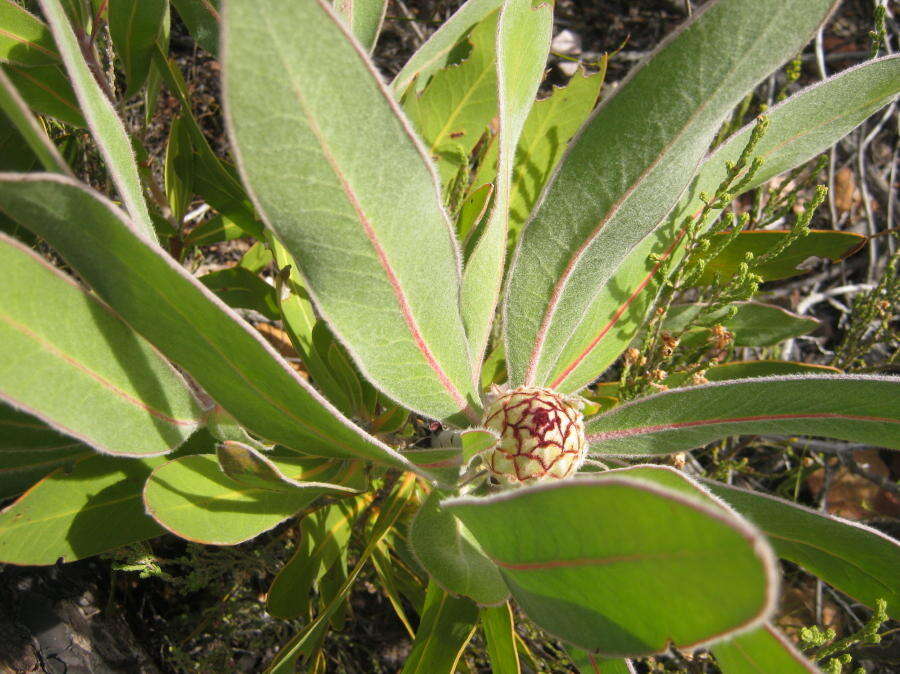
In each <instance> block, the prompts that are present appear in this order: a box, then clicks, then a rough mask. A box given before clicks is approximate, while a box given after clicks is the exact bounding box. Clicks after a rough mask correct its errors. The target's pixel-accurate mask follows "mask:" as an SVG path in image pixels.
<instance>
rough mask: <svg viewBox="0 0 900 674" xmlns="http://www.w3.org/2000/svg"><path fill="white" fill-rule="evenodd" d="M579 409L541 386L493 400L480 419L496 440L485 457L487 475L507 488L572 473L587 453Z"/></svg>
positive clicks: (518, 390)
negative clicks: (507, 486) (503, 483)
mask: <svg viewBox="0 0 900 674" xmlns="http://www.w3.org/2000/svg"><path fill="white" fill-rule="evenodd" d="M579 408H580V406H579V405H578V403H577V402H573V401H572V400H571V399H569V398H566V397H565V396H563V395H561V394H559V393H556V392H555V391H551V390H550V389H545V388H535V387H523V388H517V389H514V390H512V391H509V392H508V393H505V394H503V395H501V396H500V397H498V398H497V399H496V400H494V401H493V402H492V403H491V404H490V405H488V407H487V409H485V411H484V418H483V420H482V425H483V426H485V427H486V428H489V429H491V430H493V431H496V432H497V434H498V435H499V436H500V441H499V442H498V444H497V446H496V447H494V448H493V449H492V450H490V451H489V452H487V454H485V462H486V463H487V465H488V469H489V470H490V472H491V474H492V475H494V476H495V477H496V478H498V479H499V480H500V481H502V482H508V483H511V484H523V483H524V484H528V483H533V482H538V481H541V480H548V479H556V480H561V479H563V478H566V477H569V476H570V475H572V474H574V473H575V471H577V470H578V468H579V467H581V464H582V462H583V461H584V457H585V453H586V451H587V441H586V439H585V436H584V415H582V413H581V410H580V409H579Z"/></svg>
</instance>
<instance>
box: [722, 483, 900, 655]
mask: <svg viewBox="0 0 900 674" xmlns="http://www.w3.org/2000/svg"><path fill="white" fill-rule="evenodd" d="M704 484H705V486H706V487H707V488H708V489H709V490H710V491H712V493H713V494H715V495H716V496H718V497H719V498H721V499H722V500H723V501H725V502H726V503H727V504H728V505H730V506H731V507H732V508H734V509H735V510H737V511H738V512H739V513H740V514H741V515H743V516H744V517H746V518H747V519H749V520H750V521H751V522H753V523H754V524H756V525H757V526H758V527H759V528H760V529H761V530H762V532H763V533H764V534H765V535H766V538H768V539H769V541H770V542H771V544H772V547H773V548H774V549H775V552H776V554H777V555H778V556H779V557H783V558H784V559H789V560H791V561H792V562H794V563H795V564H799V565H800V566H802V567H803V568H804V569H806V570H807V571H809V572H810V573H812V574H814V575H816V576H818V577H819V578H821V579H822V580H824V581H825V582H827V583H828V584H830V585H833V586H834V587H836V588H838V589H839V590H840V591H841V592H845V593H846V594H848V595H850V596H851V597H853V598H854V599H857V600H859V601H861V602H862V603H864V604H865V605H867V606H870V607H874V606H875V600H876V599H878V598H883V599H886V600H887V602H888V611H890V613H891V615H892V616H894V617H898V616H900V577H898V575H897V569H898V568H900V544H898V543H897V541H895V540H894V539H892V538H890V537H888V536H886V535H885V534H883V533H882V532H880V531H878V530H877V529H873V528H871V527H867V526H865V525H863V524H859V523H857V522H851V521H849V520H845V519H841V518H839V517H833V516H831V515H827V514H825V513H822V512H818V511H815V510H811V509H810V508H806V507H804V506H801V505H798V504H796V503H791V502H790V501H785V500H783V499H780V498H777V497H775V496H769V495H768V494H760V493H756V492H752V491H747V490H745V489H739V488H737V487H731V486H728V485H725V484H721V483H719V482H713V481H708V480H705V481H704ZM771 671H774V670H771Z"/></svg>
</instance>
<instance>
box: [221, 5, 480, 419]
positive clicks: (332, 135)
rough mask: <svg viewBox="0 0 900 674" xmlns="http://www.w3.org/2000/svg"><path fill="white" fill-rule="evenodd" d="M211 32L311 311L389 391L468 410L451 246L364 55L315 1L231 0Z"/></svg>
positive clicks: (240, 135)
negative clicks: (220, 44)
mask: <svg viewBox="0 0 900 674" xmlns="http://www.w3.org/2000/svg"><path fill="white" fill-rule="evenodd" d="M301 28H302V31H301V30H300V29H301ZM223 36H224V39H225V41H226V43H227V46H228V48H227V50H226V52H225V62H224V76H225V79H224V86H225V89H226V96H225V100H226V103H227V113H228V114H227V117H228V120H229V123H228V127H229V135H230V137H231V139H232V142H233V144H234V146H235V148H236V155H237V156H238V158H239V161H238V164H239V166H240V168H241V173H242V175H243V176H244V178H245V182H246V183H247V184H248V185H249V186H250V188H251V192H253V193H254V195H255V201H256V203H257V206H258V210H259V212H260V214H261V215H262V216H263V219H264V220H265V221H266V222H267V223H268V224H269V225H270V226H271V227H272V229H274V230H275V232H276V233H277V234H278V236H279V238H280V239H281V241H282V242H283V243H284V245H285V247H286V248H287V249H288V251H290V253H291V254H292V255H293V257H294V260H296V262H297V264H298V266H299V268H300V271H301V272H302V274H303V276H304V278H305V280H306V281H307V282H308V285H307V287H308V288H309V292H310V294H311V295H312V297H313V299H314V300H315V301H316V304H317V307H318V308H319V310H320V312H321V313H322V315H323V317H324V318H325V319H326V320H327V321H328V323H329V325H330V326H331V328H332V329H333V330H334V333H335V335H336V336H337V337H338V338H339V339H340V340H341V341H342V343H344V344H345V345H346V346H347V348H348V351H349V352H350V354H351V356H352V357H353V358H354V360H355V362H356V364H357V365H358V366H359V369H360V370H361V371H362V372H363V374H364V375H365V376H366V378H367V379H368V380H369V381H371V382H372V383H373V384H375V385H376V386H377V387H378V388H380V389H381V390H382V391H384V392H385V393H386V394H387V396H388V397H390V398H391V399H392V400H396V401H397V402H399V403H402V404H403V405H405V406H407V407H409V408H410V409H413V410H416V411H419V412H420V413H422V414H425V415H427V416H431V417H436V418H447V417H452V416H454V415H457V414H458V413H459V412H461V411H463V410H465V411H466V414H467V415H468V416H469V417H470V418H471V419H473V420H474V419H476V418H477V417H478V409H479V399H478V396H477V393H476V391H475V386H474V382H473V373H472V365H471V362H470V358H469V355H468V351H467V344H466V338H465V333H464V330H463V326H462V320H461V318H460V315H459V305H458V292H459V267H458V265H459V252H458V250H456V245H455V241H454V237H453V233H452V231H451V229H450V225H449V223H448V222H447V218H446V214H445V213H444V212H443V210H442V208H441V205H440V200H439V195H438V192H437V185H436V183H435V178H434V174H433V172H432V170H431V167H430V166H429V163H428V159H427V157H426V156H424V154H423V153H424V150H423V148H422V147H421V145H420V144H419V143H418V141H417V139H416V137H415V135H414V134H413V133H412V132H411V130H410V129H409V127H408V126H407V124H406V122H405V120H404V119H403V116H402V113H400V112H399V110H398V109H397V107H396V103H395V102H394V100H393V97H392V96H391V94H390V93H389V92H388V91H387V90H386V89H384V88H383V86H382V85H381V82H380V80H379V78H378V76H377V74H376V73H375V71H374V67H373V66H372V64H371V62H370V61H369V60H368V57H367V56H366V55H365V54H362V53H360V52H359V51H357V46H356V45H355V44H354V43H353V42H352V41H349V40H348V39H347V36H346V34H345V33H344V30H343V28H342V26H341V25H340V22H339V20H338V19H337V18H336V17H335V16H334V15H333V14H332V12H331V10H330V9H329V8H327V7H325V6H323V5H321V4H320V3H319V2H316V0H303V1H302V2H296V3H291V4H290V5H289V6H284V4H283V3H281V2H274V1H273V0H265V1H264V2H259V1H257V2H251V1H250V0H233V1H232V2H230V3H229V4H228V5H227V12H226V16H225V20H224V31H223ZM262 122H265V123H262ZM273 138H276V139H278V142H274V143H273ZM360 139H362V140H363V142H362V143H361V142H360ZM348 260H350V261H352V264H349V265H348ZM351 271H352V273H350V272H351Z"/></svg>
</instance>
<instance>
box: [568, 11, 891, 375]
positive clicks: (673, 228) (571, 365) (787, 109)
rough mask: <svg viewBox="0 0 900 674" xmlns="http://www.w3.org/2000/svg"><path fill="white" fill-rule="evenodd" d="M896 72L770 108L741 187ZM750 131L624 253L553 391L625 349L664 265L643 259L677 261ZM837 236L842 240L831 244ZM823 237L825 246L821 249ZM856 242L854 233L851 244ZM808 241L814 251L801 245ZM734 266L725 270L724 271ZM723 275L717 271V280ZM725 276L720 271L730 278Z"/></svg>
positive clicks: (842, 120)
mask: <svg viewBox="0 0 900 674" xmlns="http://www.w3.org/2000/svg"><path fill="white" fill-rule="evenodd" d="M748 7H749V5H748ZM897 67H898V64H897V57H890V58H887V59H880V60H877V61H871V62H868V63H866V64H863V65H861V66H859V67H858V68H851V69H848V70H845V71H843V72H842V73H839V74H838V75H835V76H834V77H832V78H830V79H828V80H826V81H825V82H823V83H821V84H819V85H816V86H814V87H810V88H808V89H805V90H803V91H801V92H800V93H798V94H797V95H795V96H792V97H790V98H789V99H787V100H786V101H784V102H783V103H781V104H779V105H777V106H775V107H774V108H772V109H771V110H769V111H768V112H767V116H768V118H769V129H768V131H767V132H766V134H765V135H764V136H763V139H762V140H761V141H760V144H759V145H758V146H757V153H758V154H759V155H760V156H761V157H763V158H764V163H763V165H762V168H761V169H760V170H759V171H758V172H757V173H756V174H755V176H754V178H753V180H752V181H751V182H750V183H749V184H748V188H750V187H756V186H758V185H760V184H762V183H763V182H765V181H766V180H768V179H770V178H772V177H774V176H775V175H777V174H778V173H779V172H780V171H785V170H788V169H791V168H794V167H795V166H798V165H800V164H802V163H803V162H805V161H807V160H808V159H810V158H811V157H814V156H815V155H816V154H818V153H819V152H822V151H824V150H826V149H827V148H828V147H829V146H831V145H833V144H834V143H835V142H837V141H838V140H839V139H840V138H841V137H843V136H844V135H846V134H847V133H849V132H850V131H851V130H852V129H853V128H854V127H856V126H857V125H858V124H859V123H860V122H862V121H863V120H864V119H866V118H867V117H868V116H869V115H871V114H872V113H873V112H875V111H876V110H877V109H878V108H880V107H882V106H884V105H886V104H887V103H888V102H890V100H891V98H893V97H894V96H895V95H896V94H897V91H898V89H900V84H898V82H900V79H898V77H897V76H896V72H897ZM749 133H750V128H749V127H748V128H747V129H744V130H743V131H741V132H740V134H738V135H735V136H734V137H733V138H732V139H730V140H729V141H726V142H725V143H724V144H723V145H721V146H720V147H719V148H718V149H717V150H716V152H715V153H714V155H713V156H708V157H707V158H706V160H705V161H704V163H703V165H702V167H701V170H700V173H699V176H698V178H697V180H696V181H695V183H694V185H693V187H692V188H691V193H690V194H691V195H694V197H693V198H692V197H691V196H688V197H685V200H684V201H683V202H682V205H681V206H679V208H678V209H677V210H676V212H675V213H674V214H673V217H672V218H670V219H669V220H668V222H667V223H666V224H665V225H664V226H663V227H660V228H659V229H657V230H656V232H654V234H653V235H652V236H650V237H648V238H647V239H645V240H644V241H643V242H642V243H640V244H639V245H638V246H636V247H635V248H634V249H633V250H632V251H631V252H630V253H629V254H628V256H627V257H626V258H625V260H624V261H623V262H622V265H621V267H620V269H619V271H617V272H616V274H615V276H614V277H613V278H612V279H611V280H610V282H609V283H608V284H607V285H606V287H605V288H604V290H603V292H602V293H601V294H600V295H599V296H598V297H597V301H596V303H595V306H597V307H602V309H603V310H602V311H598V313H597V314H596V315H593V314H592V315H591V316H590V317H589V318H588V319H586V320H585V324H584V325H586V326H591V327H592V332H591V333H590V335H589V336H588V335H586V336H585V338H584V342H585V344H586V345H587V346H586V347H585V348H584V349H583V350H582V351H581V352H579V353H577V354H573V355H572V356H570V357H568V358H561V359H560V362H559V364H558V365H557V367H556V369H555V374H554V376H553V377H552V378H551V385H552V386H553V387H554V388H557V389H559V390H561V391H565V392H571V391H575V390H577V389H579V388H581V387H583V386H585V385H586V384H587V383H589V382H591V381H593V380H594V379H596V378H597V376H598V375H599V374H600V373H602V372H603V371H604V370H605V369H606V368H607V367H608V366H609V365H610V364H612V362H613V361H614V360H615V359H616V358H617V357H618V355H619V354H620V353H621V352H622V351H623V350H624V349H625V348H626V347H627V346H628V344H629V343H630V342H631V340H632V339H633V337H634V334H635V332H636V331H637V329H638V327H639V325H640V324H641V321H642V319H643V317H644V314H645V313H646V311H647V307H648V306H649V304H650V303H651V302H652V300H653V297H654V296H655V294H656V291H657V289H658V288H659V281H660V279H659V277H660V276H661V275H662V274H661V269H662V268H663V263H662V262H660V261H659V260H658V258H657V259H656V260H654V259H650V257H649V256H650V255H651V254H655V255H659V256H661V257H663V258H669V257H672V258H673V262H677V260H678V259H680V257H681V255H682V251H683V248H682V247H679V243H680V242H681V240H682V238H683V236H684V230H683V229H679V226H680V225H681V224H682V221H681V219H680V218H683V216H685V215H688V214H693V213H696V212H697V210H698V209H699V205H698V202H697V201H696V197H697V196H698V195H699V192H700V191H701V190H706V191H707V192H709V193H712V192H713V191H714V189H715V186H716V185H718V181H719V180H720V179H721V175H722V171H724V169H725V165H724V162H725V160H726V159H734V158H735V157H736V156H737V155H739V154H740V152H741V151H742V150H743V148H744V147H745V145H746V140H747V138H748V135H747V134H749ZM710 186H712V187H710ZM755 236H756V235H755V234H754V233H746V234H742V235H740V236H739V237H738V240H739V241H742V244H741V245H742V246H743V245H744V242H749V241H751V240H752V238H753V237H755ZM760 236H768V237H773V238H774V237H776V236H783V235H781V234H778V233H774V232H773V233H766V234H764V235H760ZM841 238H843V239H844V241H843V242H841V243H838V241H840V239H841ZM828 239H830V243H828V244H827V245H826V243H825V242H826V240H828ZM852 239H853V235H852V234H849V233H845V232H828V233H827V234H826V233H821V234H820V233H819V232H813V233H812V234H811V235H810V236H807V237H805V238H803V239H801V240H800V241H798V243H797V244H795V245H796V246H797V248H794V250H795V251H796V252H798V253H799V254H800V255H798V256H797V257H793V259H791V258H790V257H788V254H789V253H791V252H792V251H791V249H790V248H789V249H788V250H787V251H785V253H784V254H782V255H781V256H779V257H778V258H777V259H775V260H772V261H771V267H770V265H769V264H767V265H766V266H765V267H763V268H762V269H761V270H760V271H762V273H763V276H764V278H767V279H768V280H772V279H775V278H785V277H787V276H792V275H795V274H796V273H797V271H798V270H797V265H798V264H799V263H801V262H803V261H804V260H805V259H806V258H807V257H810V256H816V257H822V258H824V257H828V258H831V259H838V258H840V257H843V256H845V255H848V254H850V253H851V252H852V251H853V250H854V249H855V246H854V243H853V241H852ZM862 241H863V239H862V238H861V237H859V236H858V235H857V236H856V242H857V243H856V246H859V245H860V244H861V243H862ZM813 244H815V246H816V247H817V249H816V250H810V249H809V248H808V246H813ZM822 246H825V247H824V248H823V247H822ZM792 248H793V247H792ZM735 252H736V253H738V252H739V253H740V254H741V256H742V257H741V259H743V252H744V251H743V250H741V251H737V250H736V251H735ZM720 259H722V258H721V257H720ZM734 269H735V267H734V266H732V267H731V272H733V271H734ZM726 271H727V270H725V269H720V272H721V273H723V275H725V273H726ZM731 272H727V275H728V276H729V277H730V274H731Z"/></svg>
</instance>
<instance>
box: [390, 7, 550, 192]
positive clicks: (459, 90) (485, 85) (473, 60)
mask: <svg viewBox="0 0 900 674" xmlns="http://www.w3.org/2000/svg"><path fill="white" fill-rule="evenodd" d="M496 36H497V17H496V16H494V15H491V16H489V17H487V18H485V19H484V20H483V21H482V22H481V23H479V24H478V25H477V26H475V28H474V29H473V30H472V32H471V33H470V34H469V36H468V41H469V42H470V43H471V49H470V51H469V54H468V56H467V57H466V58H465V60H463V61H462V62H460V63H455V64H453V65H450V66H447V68H445V69H444V70H440V71H438V72H436V73H435V74H434V77H432V78H431V81H430V82H429V83H428V86H427V87H425V90H424V91H422V92H421V93H411V94H409V95H408V96H407V97H406V98H405V99H404V102H403V109H404V111H405V112H406V114H407V115H409V119H410V121H411V122H412V123H413V126H415V128H416V130H417V131H418V132H419V135H420V136H421V137H422V140H423V141H424V142H425V146H426V147H427V148H428V154H429V155H430V156H431V157H432V158H434V160H435V162H436V163H437V167H438V172H439V173H440V176H441V184H443V185H446V184H447V183H448V182H450V180H452V179H453V177H454V176H455V175H456V174H457V173H458V172H459V170H460V167H462V166H464V165H466V164H467V163H468V157H469V154H471V152H472V149H473V148H474V147H475V144H476V143H477V142H478V140H479V139H480V138H481V136H482V135H483V134H484V132H485V131H486V130H487V128H488V125H489V124H490V123H491V119H493V118H494V116H495V115H496V114H497V72H496V52H495V44H494V43H495V41H496ZM520 46H521V45H520ZM538 46H540V45H538ZM548 47H549V45H548ZM544 61H546V56H545V57H544ZM541 69H542V71H541V74H543V62H542V63H541ZM524 86H525V87H526V88H528V87H529V86H530V82H526V83H524ZM532 98H533V95H532Z"/></svg>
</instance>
